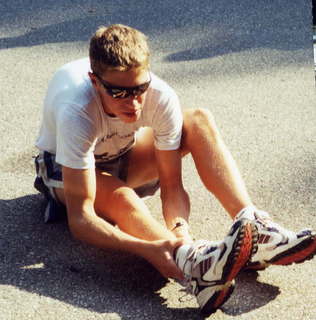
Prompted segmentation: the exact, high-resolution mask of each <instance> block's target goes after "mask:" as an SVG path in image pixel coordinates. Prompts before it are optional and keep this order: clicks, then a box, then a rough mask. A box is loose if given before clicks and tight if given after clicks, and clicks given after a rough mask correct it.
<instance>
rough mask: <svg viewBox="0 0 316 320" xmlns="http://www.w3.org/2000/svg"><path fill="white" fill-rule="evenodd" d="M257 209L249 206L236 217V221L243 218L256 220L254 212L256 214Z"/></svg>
mask: <svg viewBox="0 0 316 320" xmlns="http://www.w3.org/2000/svg"><path fill="white" fill-rule="evenodd" d="M255 210H256V208H255V207H253V206H249V207H246V208H244V209H242V210H241V211H240V212H239V213H238V214H237V215H236V217H235V221H237V220H239V219H241V218H243V219H249V220H254V219H255V216H254V212H255Z"/></svg>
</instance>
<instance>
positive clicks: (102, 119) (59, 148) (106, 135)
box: [36, 58, 183, 169]
mask: <svg viewBox="0 0 316 320" xmlns="http://www.w3.org/2000/svg"><path fill="white" fill-rule="evenodd" d="M89 71H90V62H89V59H88V58H84V59H80V60H76V61H73V62H70V63H68V64H66V65H64V66H63V67H62V68H60V69H59V70H58V71H57V72H56V73H55V75H54V77H53V79H52V80H51V82H50V84H49V87H48V90H47V94H46V97H45V100H44V109H43V119H42V125H41V129H40V133H39V136H38V138H37V141H36V146H37V147H38V148H39V149H40V150H44V151H48V152H50V153H53V154H56V162H57V163H59V164H61V165H63V166H66V167H70V168H74V169H86V168H91V167H94V165H95V161H108V160H111V159H114V158H116V157H118V156H120V155H122V154H123V153H125V152H126V151H127V150H129V149H130V148H132V146H133V145H134V143H135V139H136V135H135V133H136V131H137V130H138V129H140V128H141V127H151V128H153V132H154V139H155V147H156V148H157V149H160V150H175V149H178V148H179V145H180V140H181V132H182V124H183V117H182V112H181V108H180V103H179V99H178V97H177V95H176V93H175V92H174V90H173V89H172V88H171V87H170V86H169V85H168V84H167V83H166V82H164V81H163V80H161V79H160V78H158V77H157V76H156V75H154V74H153V73H151V78H152V81H151V84H150V86H149V88H148V91H147V95H146V98H145V101H144V106H143V110H142V113H141V116H140V119H139V120H137V121H136V122H134V123H124V122H122V121H121V120H120V119H119V118H115V117H109V116H108V115H107V114H106V113H105V112H104V110H103V108H102V104H101V101H100V99H99V96H98V95H97V94H96V92H95V90H94V88H93V86H92V83H91V80H90V78H89V76H88V72H89Z"/></svg>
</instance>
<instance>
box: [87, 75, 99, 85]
mask: <svg viewBox="0 0 316 320" xmlns="http://www.w3.org/2000/svg"><path fill="white" fill-rule="evenodd" d="M88 75H89V78H90V80H91V82H92V84H93V85H94V86H96V85H97V78H96V76H95V75H94V74H93V73H92V72H88Z"/></svg>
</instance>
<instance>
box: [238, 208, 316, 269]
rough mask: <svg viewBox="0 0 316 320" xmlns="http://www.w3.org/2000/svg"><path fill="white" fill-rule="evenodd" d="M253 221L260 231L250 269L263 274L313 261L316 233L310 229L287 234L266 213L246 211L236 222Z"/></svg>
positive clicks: (240, 214)
mask: <svg viewBox="0 0 316 320" xmlns="http://www.w3.org/2000/svg"><path fill="white" fill-rule="evenodd" d="M244 218H246V219H250V220H253V221H254V222H255V224H256V227H257V229H258V233H259V238H258V251H257V253H256V254H254V255H253V257H252V258H251V261H250V263H249V265H248V266H247V269H255V270H263V269H265V268H266V267H268V266H269V265H272V264H273V265H290V264H292V263H302V262H304V261H306V260H309V259H312V258H313V256H314V255H315V253H316V233H315V232H312V230H310V229H304V230H301V231H300V232H298V233H295V232H293V231H290V230H287V229H285V228H283V227H281V226H280V225H278V224H277V223H275V222H274V221H272V219H271V218H270V216H269V214H268V213H267V212H265V211H260V210H258V209H256V208H255V207H251V206H250V207H246V208H245V209H243V210H241V211H240V213H238V215H237V216H236V218H235V221H238V219H244Z"/></svg>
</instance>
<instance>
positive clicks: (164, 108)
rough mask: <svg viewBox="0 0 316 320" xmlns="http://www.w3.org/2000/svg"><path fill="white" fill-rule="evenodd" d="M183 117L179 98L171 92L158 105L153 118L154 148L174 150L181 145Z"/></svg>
mask: <svg viewBox="0 0 316 320" xmlns="http://www.w3.org/2000/svg"><path fill="white" fill-rule="evenodd" d="M182 125H183V115H182V111H181V107H180V102H179V98H178V96H177V95H176V93H175V92H173V91H171V93H170V94H169V96H168V97H164V98H163V99H162V100H161V101H160V102H159V104H158V107H157V109H156V112H155V115H154V118H153V129H154V139H155V147H156V148H157V149H159V150H176V149H178V148H179V146H180V143H181V134H182Z"/></svg>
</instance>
